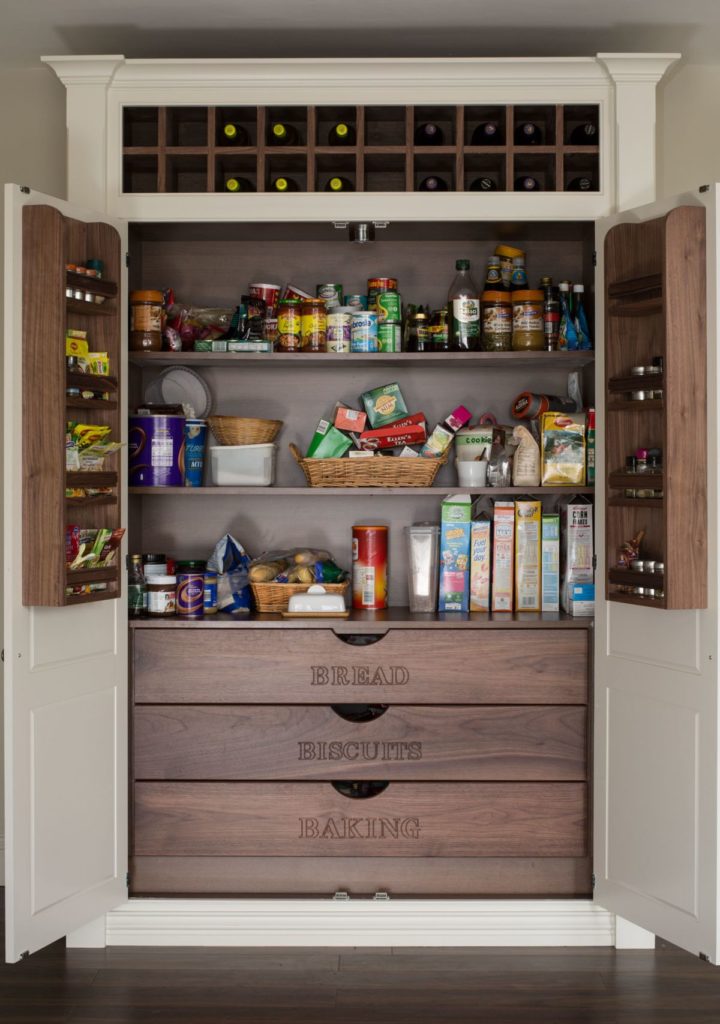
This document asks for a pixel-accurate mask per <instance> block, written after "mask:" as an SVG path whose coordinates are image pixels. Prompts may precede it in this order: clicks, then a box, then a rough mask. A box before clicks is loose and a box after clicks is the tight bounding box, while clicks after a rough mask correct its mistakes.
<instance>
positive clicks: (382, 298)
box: [376, 292, 402, 324]
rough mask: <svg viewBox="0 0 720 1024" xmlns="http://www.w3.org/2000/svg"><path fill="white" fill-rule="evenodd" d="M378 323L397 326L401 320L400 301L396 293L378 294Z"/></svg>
mask: <svg viewBox="0 0 720 1024" xmlns="http://www.w3.org/2000/svg"><path fill="white" fill-rule="evenodd" d="M376 301H377V312H378V323H381V324H399V323H400V321H401V320H402V313H401V305H402V303H401V300H400V295H399V294H398V292H378V294H377V299H376Z"/></svg>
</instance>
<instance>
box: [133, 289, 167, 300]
mask: <svg viewBox="0 0 720 1024" xmlns="http://www.w3.org/2000/svg"><path fill="white" fill-rule="evenodd" d="M162 300H163V293H162V292H155V291H144V292H130V301H131V302H162Z"/></svg>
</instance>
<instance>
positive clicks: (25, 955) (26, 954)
mask: <svg viewBox="0 0 720 1024" xmlns="http://www.w3.org/2000/svg"><path fill="white" fill-rule="evenodd" d="M29 191H30V189H28V192H29ZM20 959H21V960H29V959H30V950H29V949H26V950H25V952H24V953H21V954H20Z"/></svg>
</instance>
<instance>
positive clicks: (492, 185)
mask: <svg viewBox="0 0 720 1024" xmlns="http://www.w3.org/2000/svg"><path fill="white" fill-rule="evenodd" d="M469 191H470V192H496V191H497V182H495V181H493V179H492V178H488V177H485V176H483V177H481V178H475V179H474V180H473V181H471V182H470V189H469Z"/></svg>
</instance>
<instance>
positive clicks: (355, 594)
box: [352, 526, 389, 611]
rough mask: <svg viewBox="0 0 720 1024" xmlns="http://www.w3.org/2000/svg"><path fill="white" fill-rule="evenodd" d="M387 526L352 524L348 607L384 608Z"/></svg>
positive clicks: (373, 609)
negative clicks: (350, 578)
mask: <svg viewBox="0 0 720 1024" xmlns="http://www.w3.org/2000/svg"><path fill="white" fill-rule="evenodd" d="M388 534H389V530H388V527H387V526H353V533H352V563H353V568H352V606H353V608H356V609H360V610H363V609H364V610H365V611H377V610H379V609H382V608H387V600H388Z"/></svg>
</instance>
